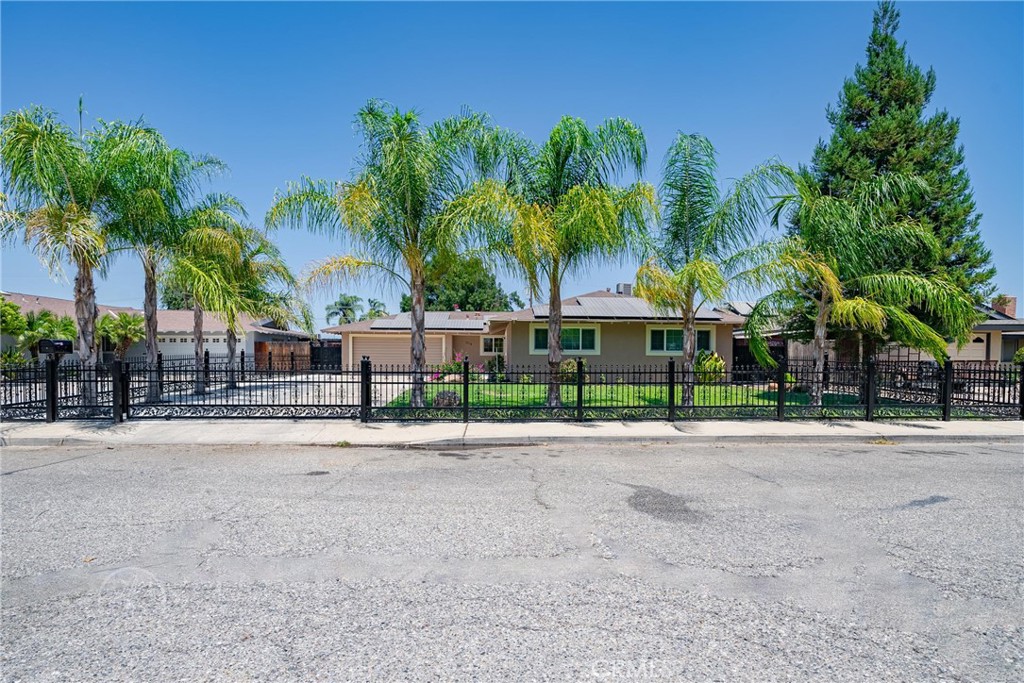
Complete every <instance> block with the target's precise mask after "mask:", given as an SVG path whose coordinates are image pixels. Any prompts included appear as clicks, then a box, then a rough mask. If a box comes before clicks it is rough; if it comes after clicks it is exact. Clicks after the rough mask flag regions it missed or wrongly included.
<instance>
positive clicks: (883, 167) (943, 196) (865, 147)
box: [812, 1, 995, 302]
mask: <svg viewBox="0 0 1024 683" xmlns="http://www.w3.org/2000/svg"><path fill="white" fill-rule="evenodd" d="M899 20H900V13H899V10H897V9H896V6H895V4H894V3H892V2H888V1H885V2H880V3H879V4H878V8H877V9H876V10H875V15H874V22H873V29H872V31H871V38H870V40H869V41H868V48H867V65H866V66H860V65H858V66H857V67H856V69H855V70H854V75H853V78H849V79H847V80H846V82H845V83H844V84H843V89H842V92H841V93H840V95H839V102H838V104H837V106H835V107H830V108H829V109H828V121H829V123H830V124H832V127H833V131H832V136H831V138H830V139H829V140H828V142H824V141H821V142H819V143H818V147H817V149H816V150H815V152H814V160H813V169H812V170H813V172H814V175H815V177H816V178H817V180H818V182H819V184H820V187H821V190H822V192H824V193H826V194H832V195H836V196H840V197H849V196H851V194H852V193H853V190H854V188H855V187H856V186H857V184H858V183H862V182H866V181H869V180H870V179H871V178H873V177H874V176H876V175H878V174H881V173H897V174H901V175H905V176H916V177H918V178H921V179H922V180H924V181H925V182H927V183H928V185H929V188H930V191H929V193H928V196H927V197H919V196H911V197H907V198H905V200H904V202H903V203H901V204H899V205H895V206H893V207H892V216H891V218H892V219H897V218H900V217H908V218H911V219H915V220H917V221H919V222H920V223H921V224H922V225H924V226H925V227H927V228H929V229H931V230H932V231H933V232H934V234H935V236H936V238H938V240H939V243H940V244H941V246H942V250H941V252H940V254H939V256H938V260H937V261H936V259H935V257H934V256H932V255H929V254H926V253H924V252H922V253H921V254H920V255H919V256H918V257H917V258H915V259H914V261H913V262H911V263H909V264H907V263H903V264H893V265H894V266H895V265H903V266H908V265H909V266H910V268H911V269H912V270H914V271H917V272H921V273H939V274H944V275H945V276H946V277H947V278H948V279H949V280H950V281H952V282H953V283H954V284H956V285H958V286H959V287H961V288H962V289H964V290H965V291H967V292H969V293H970V294H971V295H972V296H973V297H974V299H975V300H976V301H979V302H980V301H981V300H982V299H984V298H985V297H987V296H988V295H990V294H991V293H992V284H991V281H992V277H993V275H995V268H993V266H992V264H991V253H990V252H989V250H988V249H986V248H985V245H984V243H983V242H982V239H981V235H980V234H979V232H978V223H979V222H980V220H981V214H979V213H978V212H977V210H976V207H975V204H974V195H973V193H972V191H971V184H970V178H969V177H968V175H967V170H966V169H965V168H964V151H963V147H962V146H960V145H958V144H957V135H958V133H959V131H960V122H959V120H958V119H956V118H953V117H951V116H950V115H949V113H948V112H946V111H944V110H943V111H938V112H936V113H934V114H932V115H931V116H927V115H926V114H925V110H926V108H927V107H928V105H929V103H930V101H931V98H932V94H933V93H934V91H935V72H934V71H933V70H932V69H929V70H928V71H927V72H923V71H922V70H921V68H920V67H918V66H917V65H916V64H914V63H913V62H912V61H910V59H909V58H908V57H907V54H906V44H905V43H899V42H897V40H896V31H897V29H899V23H900V21H899Z"/></svg>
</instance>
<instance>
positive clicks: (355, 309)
mask: <svg viewBox="0 0 1024 683" xmlns="http://www.w3.org/2000/svg"><path fill="white" fill-rule="evenodd" d="M361 310H363V299H362V297H358V296H356V295H355V294H339V295H338V298H337V299H336V300H335V301H333V302H331V303H329V304H327V308H326V310H325V314H326V315H325V318H326V320H327V324H330V322H331V320H332V319H336V320H337V321H338V324H339V325H340V324H342V323H351V322H355V321H356V320H357V319H358V318H359V311H361Z"/></svg>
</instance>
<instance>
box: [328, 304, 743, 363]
mask: <svg viewBox="0 0 1024 683" xmlns="http://www.w3.org/2000/svg"><path fill="white" fill-rule="evenodd" d="M425 323H426V324H425V337H426V359H427V362H428V363H431V364H436V363H441V362H447V361H450V360H452V359H454V358H455V357H456V354H457V353H461V354H462V356H463V357H466V358H469V360H470V362H471V363H474V364H477V363H486V361H487V360H488V359H490V358H493V357H494V356H498V355H503V356H504V357H505V362H506V364H508V365H509V366H516V367H519V368H522V369H524V370H525V369H528V368H533V369H537V370H539V369H542V368H544V367H546V366H547V354H548V346H547V335H548V306H547V305H537V306H532V307H530V308H524V309H522V310H519V311H511V312H494V311H488V312H478V313H475V312H467V311H438V312H433V311H429V312H427V314H426V321H425ZM742 323H743V318H742V317H741V316H739V315H736V314H735V313H733V312H731V311H726V310H719V309H715V308H709V307H701V308H700V310H698V312H697V339H696V348H697V349H698V350H708V351H714V352H717V353H718V354H719V355H720V356H722V358H723V359H724V360H725V362H726V365H727V366H731V364H732V348H733V346H732V337H733V334H732V333H733V329H734V328H735V327H736V326H737V325H741V324H742ZM323 332H326V333H331V334H339V335H341V339H342V364H343V365H352V364H355V363H358V362H359V360H360V359H361V358H362V357H363V356H369V358H370V360H371V361H372V362H373V363H374V365H377V364H397V365H407V364H408V363H409V361H410V351H409V334H410V318H409V314H408V313H399V314H397V315H392V316H389V317H386V318H378V319H376V320H362V321H359V322H354V323H347V324H344V325H335V326H333V327H327V328H324V329H323ZM682 348H683V330H682V326H681V324H680V322H679V319H678V317H676V316H673V315H671V314H667V313H664V312H660V311H657V310H655V309H654V308H653V307H652V306H651V305H650V304H648V303H647V302H646V301H644V300H643V299H640V298H638V297H635V296H633V295H632V291H631V286H630V285H628V284H620V285H618V286H617V287H616V291H615V292H612V291H611V290H610V289H606V290H599V291H596V292H590V293H588V294H581V295H579V296H573V297H569V298H567V299H564V300H563V301H562V353H563V356H564V357H565V358H574V357H576V356H581V357H585V358H586V359H587V360H588V362H589V363H590V364H591V365H650V364H655V363H663V362H665V361H667V360H668V358H669V357H672V356H676V357H678V356H679V354H680V353H681V352H682Z"/></svg>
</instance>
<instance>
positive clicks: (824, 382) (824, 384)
mask: <svg viewBox="0 0 1024 683" xmlns="http://www.w3.org/2000/svg"><path fill="white" fill-rule="evenodd" d="M829 379H830V378H829V371H828V351H826V352H825V367H824V369H823V370H822V373H821V394H822V397H824V395H825V392H826V391H828V383H829Z"/></svg>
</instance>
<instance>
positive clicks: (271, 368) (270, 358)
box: [267, 351, 274, 372]
mask: <svg viewBox="0 0 1024 683" xmlns="http://www.w3.org/2000/svg"><path fill="white" fill-rule="evenodd" d="M267 370H268V371H269V372H273V371H274V352H273V351H267Z"/></svg>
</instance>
